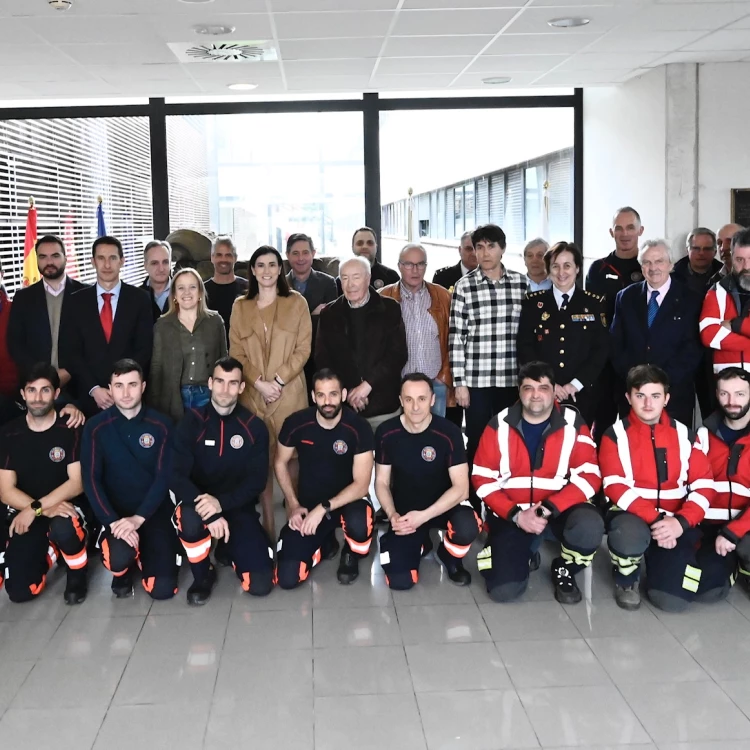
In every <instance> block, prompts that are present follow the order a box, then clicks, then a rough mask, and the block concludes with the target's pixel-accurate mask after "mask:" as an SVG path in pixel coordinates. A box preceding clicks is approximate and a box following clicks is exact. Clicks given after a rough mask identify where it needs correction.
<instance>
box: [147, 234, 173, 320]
mask: <svg viewBox="0 0 750 750" xmlns="http://www.w3.org/2000/svg"><path fill="white" fill-rule="evenodd" d="M143 265H144V266H145V268H146V273H147V274H148V276H146V278H145V279H144V280H143V283H142V284H141V289H144V290H145V291H146V292H147V293H148V295H149V297H151V312H152V314H153V316H154V323H156V321H157V320H159V318H160V317H161V316H162V315H164V313H165V312H167V310H168V309H169V286H170V282H171V281H172V278H171V276H172V246H171V245H170V244H169V243H168V242H167V241H166V240H151V242H147V243H146V247H144V248H143Z"/></svg>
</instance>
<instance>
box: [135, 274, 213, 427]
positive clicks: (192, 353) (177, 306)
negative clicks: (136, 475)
mask: <svg viewBox="0 0 750 750" xmlns="http://www.w3.org/2000/svg"><path fill="white" fill-rule="evenodd" d="M226 354H227V341H226V333H225V328H224V321H223V320H222V319H221V315H219V314H218V313H216V312H214V311H213V310H209V309H208V308H207V307H206V290H205V287H204V286H203V279H201V277H200V274H199V273H198V272H197V271H196V270H194V269H193V268H183V269H182V270H181V271H178V272H177V273H176V274H175V275H174V278H173V279H172V284H171V286H170V290H169V309H168V310H167V312H166V313H164V315H162V316H161V317H160V318H159V320H157V321H156V325H155V326H154V352H153V356H152V357H151V370H150V374H149V380H148V401H149V403H150V404H151V406H152V407H153V408H154V409H156V410H158V411H160V412H162V413H163V414H166V415H168V416H169V417H171V418H172V419H173V420H174V421H175V422H178V421H179V420H180V419H181V418H182V415H183V414H184V413H185V409H190V408H191V407H200V406H205V405H206V404H207V403H208V400H209V398H210V397H211V394H210V392H209V390H208V378H209V376H210V375H211V373H212V372H213V367H214V363H215V362H216V360H217V359H221V357H224V356H226Z"/></svg>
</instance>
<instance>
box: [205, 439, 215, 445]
mask: <svg viewBox="0 0 750 750" xmlns="http://www.w3.org/2000/svg"><path fill="white" fill-rule="evenodd" d="M203 444H204V445H216V441H215V440H206V441H204V443H203Z"/></svg>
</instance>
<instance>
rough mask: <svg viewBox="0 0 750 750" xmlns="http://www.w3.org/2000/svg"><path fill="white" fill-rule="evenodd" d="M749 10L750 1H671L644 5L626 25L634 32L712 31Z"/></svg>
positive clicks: (740, 16) (749, 11)
mask: <svg viewBox="0 0 750 750" xmlns="http://www.w3.org/2000/svg"><path fill="white" fill-rule="evenodd" d="M748 13H750V5H749V4H748V3H738V2H734V3H733V2H725V3H710V2H709V3H706V2H702V3H668V4H661V5H652V6H648V7H645V8H642V9H641V10H640V11H639V12H638V14H637V15H636V16H633V17H632V18H630V19H628V21H626V22H625V27H626V28H631V29H633V30H634V31H639V30H640V31H646V30H647V31H712V30H713V29H718V28H720V27H722V26H726V25H727V24H729V23H732V22H734V21H736V20H738V19H739V18H742V17H743V16H745V15H747V14H748Z"/></svg>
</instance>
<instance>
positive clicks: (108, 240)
mask: <svg viewBox="0 0 750 750" xmlns="http://www.w3.org/2000/svg"><path fill="white" fill-rule="evenodd" d="M100 245H114V246H115V247H116V248H117V252H118V253H119V255H120V257H121V258H124V257H125V253H123V251H122V242H120V240H118V239H117V237H112V236H110V235H108V234H105V235H104V236H103V237H97V238H96V239H95V240H94V244H93V245H92V246H91V257H92V258H93V257H94V256H95V255H96V248H97V247H99V246H100Z"/></svg>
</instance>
